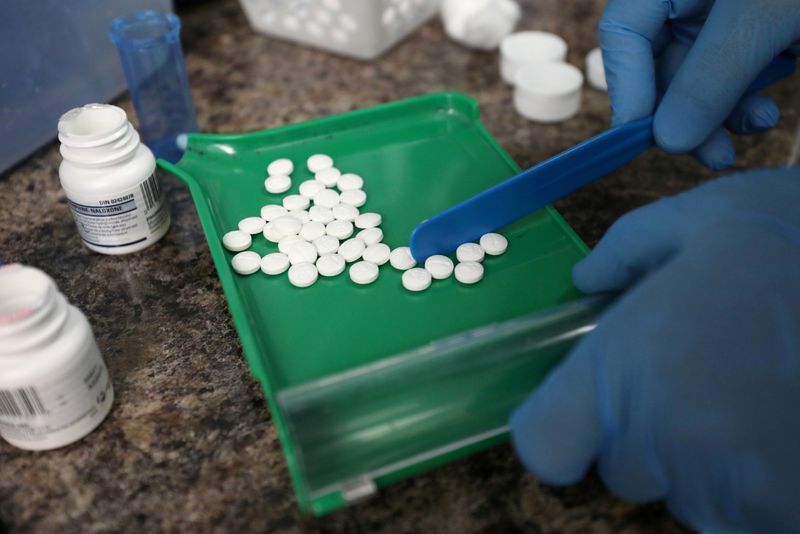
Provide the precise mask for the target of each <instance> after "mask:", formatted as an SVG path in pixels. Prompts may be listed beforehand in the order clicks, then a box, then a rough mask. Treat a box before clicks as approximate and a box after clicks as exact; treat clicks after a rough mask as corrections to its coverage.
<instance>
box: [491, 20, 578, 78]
mask: <svg viewBox="0 0 800 534" xmlns="http://www.w3.org/2000/svg"><path fill="white" fill-rule="evenodd" d="M566 58H567V43H566V41H564V39H562V38H561V37H559V36H558V35H555V34H553V33H547V32H518V33H513V34H511V35H509V36H508V37H506V38H505V39H503V42H502V43H500V75H501V76H502V77H503V80H504V81H505V82H506V83H509V84H512V85H513V84H514V81H515V80H516V75H517V72H518V71H519V70H520V69H521V68H522V67H524V66H526V65H531V64H534V63H551V62H554V61H564V60H565V59H566Z"/></svg>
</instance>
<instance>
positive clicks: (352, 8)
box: [240, 0, 440, 59]
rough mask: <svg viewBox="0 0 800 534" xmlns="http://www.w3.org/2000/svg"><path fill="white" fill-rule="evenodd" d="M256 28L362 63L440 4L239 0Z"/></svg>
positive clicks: (420, 0)
mask: <svg viewBox="0 0 800 534" xmlns="http://www.w3.org/2000/svg"><path fill="white" fill-rule="evenodd" d="M240 2H241V4H242V7H243V8H244V11H245V13H246V14H247V18H248V19H249V20H250V24H251V25H252V26H253V28H255V29H256V30H258V31H260V32H262V33H265V34H267V35H271V36H274V37H280V38H281V39H288V40H290V41H295V42H298V43H301V44H306V45H311V46H315V47H317V48H322V49H324V50H328V51H330V52H336V53H338V54H343V55H346V56H351V57H355V58H358V59H374V58H375V57H377V56H379V55H381V54H382V53H384V52H385V51H386V50H388V49H389V48H390V47H392V46H393V45H394V44H396V43H397V42H398V41H400V40H401V39H403V38H404V37H405V36H406V35H408V34H409V33H411V32H412V31H414V30H415V29H416V28H417V27H419V26H420V25H421V24H422V23H424V22H425V21H427V20H428V19H429V18H431V17H432V16H433V15H434V14H436V13H437V12H438V10H439V4H440V0H240Z"/></svg>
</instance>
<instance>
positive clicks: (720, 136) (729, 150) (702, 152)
mask: <svg viewBox="0 0 800 534" xmlns="http://www.w3.org/2000/svg"><path fill="white" fill-rule="evenodd" d="M692 155H693V156H694V157H696V158H697V159H698V160H700V163H702V164H703V165H705V166H706V167H708V168H709V169H711V170H712V171H721V170H723V169H727V168H728V167H730V166H731V165H733V163H734V161H735V160H736V148H735V147H734V146H733V141H732V140H731V136H730V135H728V133H727V132H726V131H725V130H724V129H722V128H717V129H716V130H714V131H713V132H712V133H711V135H710V136H709V137H708V139H706V140H705V141H703V143H702V144H701V145H700V146H699V147H697V148H696V149H694V150H693V151H692Z"/></svg>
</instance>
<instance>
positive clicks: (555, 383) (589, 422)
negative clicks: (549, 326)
mask: <svg viewBox="0 0 800 534" xmlns="http://www.w3.org/2000/svg"><path fill="white" fill-rule="evenodd" d="M593 368H594V366H593V364H592V362H591V359H590V353H589V352H588V351H583V352H578V353H576V354H573V355H572V356H570V357H569V358H568V359H567V360H566V361H565V362H564V363H563V364H561V365H560V366H559V367H558V368H556V369H555V370H554V371H553V372H552V373H551V374H550V375H549V376H548V377H547V378H546V379H545V381H544V382H543V383H542V385H541V386H540V387H539V388H538V389H537V390H536V392H535V393H534V394H533V395H531V396H530V397H529V398H528V399H527V400H526V401H525V402H524V403H523V404H522V405H521V406H520V407H519V408H517V410H516V411H515V412H514V414H513V415H512V416H511V436H512V440H513V443H514V447H515V449H516V451H517V454H518V455H519V457H520V459H521V460H522V463H523V464H524V465H525V467H526V468H527V469H528V470H529V471H531V472H532V473H534V474H535V475H536V476H537V477H539V478H540V479H541V480H543V481H544V482H547V483H551V484H570V483H573V482H577V481H578V480H580V479H581V478H583V476H584V475H585V474H586V471H587V470H588V469H589V467H591V465H592V463H593V461H594V459H595V456H596V455H597V452H598V449H599V447H600V443H601V439H602V430H601V423H600V419H599V412H598V409H599V408H598V406H597V405H596V399H598V398H599V397H598V394H597V392H596V391H595V385H596V382H595V379H594V374H593Z"/></svg>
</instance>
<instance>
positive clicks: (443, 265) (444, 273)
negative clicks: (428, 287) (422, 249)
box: [425, 254, 453, 280]
mask: <svg viewBox="0 0 800 534" xmlns="http://www.w3.org/2000/svg"><path fill="white" fill-rule="evenodd" d="M425 270H426V271H428V272H429V273H431V276H433V277H434V278H436V279H437V280H444V279H445V278H447V277H448V276H450V275H451V274H453V260H451V259H450V258H448V257H447V256H441V255H439V254H436V255H435V256H431V257H430V258H428V259H427V260H425Z"/></svg>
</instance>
